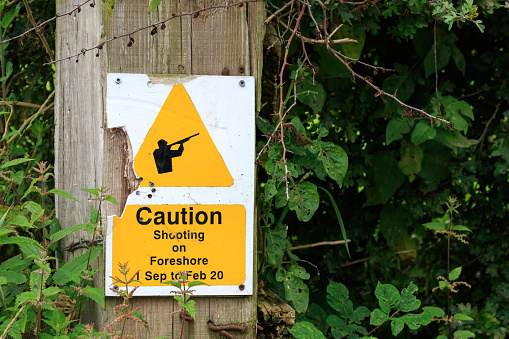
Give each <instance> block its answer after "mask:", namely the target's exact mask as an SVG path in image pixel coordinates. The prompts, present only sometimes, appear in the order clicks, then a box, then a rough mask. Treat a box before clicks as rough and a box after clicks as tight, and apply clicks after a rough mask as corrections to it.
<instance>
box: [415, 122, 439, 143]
mask: <svg viewBox="0 0 509 339" xmlns="http://www.w3.org/2000/svg"><path fill="white" fill-rule="evenodd" d="M436 135H437V130H436V129H434V128H433V127H431V125H430V124H429V123H428V122H424V121H419V122H418V123H417V125H415V128H414V131H413V132H412V136H411V137H410V140H411V141H412V143H413V144H414V145H419V144H422V143H423V142H425V141H428V140H431V139H433V138H435V136H436Z"/></svg>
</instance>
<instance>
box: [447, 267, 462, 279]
mask: <svg viewBox="0 0 509 339" xmlns="http://www.w3.org/2000/svg"><path fill="white" fill-rule="evenodd" d="M460 274H461V267H456V268H455V269H453V270H452V271H450V272H449V280H450V281H454V280H456V279H458V278H459V276H460Z"/></svg>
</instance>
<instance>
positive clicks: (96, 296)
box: [84, 286, 104, 308]
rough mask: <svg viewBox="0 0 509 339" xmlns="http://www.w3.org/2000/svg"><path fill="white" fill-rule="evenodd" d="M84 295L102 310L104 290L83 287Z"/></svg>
mask: <svg viewBox="0 0 509 339" xmlns="http://www.w3.org/2000/svg"><path fill="white" fill-rule="evenodd" d="M84 293H85V295H86V296H87V297H89V298H90V299H92V300H93V301H95V302H96V303H98V304H99V305H101V307H103V308H104V290H103V289H102V288H95V287H91V286H87V287H85V291H84Z"/></svg>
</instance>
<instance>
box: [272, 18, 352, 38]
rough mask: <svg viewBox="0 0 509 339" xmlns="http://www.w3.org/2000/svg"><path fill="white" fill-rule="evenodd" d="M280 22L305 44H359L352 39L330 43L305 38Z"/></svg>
mask: <svg viewBox="0 0 509 339" xmlns="http://www.w3.org/2000/svg"><path fill="white" fill-rule="evenodd" d="M278 22H279V23H280V24H281V25H282V26H283V27H284V28H286V29H288V30H290V31H291V32H292V33H294V34H295V35H296V36H297V37H299V38H301V39H302V40H304V41H305V42H308V43H310V44H327V43H328V42H332V43H334V44H344V43H347V42H355V43H357V40H354V39H350V38H343V39H336V40H330V41H328V40H327V39H322V40H318V39H311V38H308V37H305V36H303V35H301V34H300V33H297V32H296V31H294V30H292V29H291V28H290V27H288V26H287V25H286V24H285V23H284V22H283V21H281V20H278Z"/></svg>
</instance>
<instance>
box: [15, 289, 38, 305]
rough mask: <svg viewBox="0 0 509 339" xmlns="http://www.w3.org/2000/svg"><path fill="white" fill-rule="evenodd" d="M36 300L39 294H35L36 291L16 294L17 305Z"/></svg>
mask: <svg viewBox="0 0 509 339" xmlns="http://www.w3.org/2000/svg"><path fill="white" fill-rule="evenodd" d="M36 300H37V295H36V294H35V292H23V293H21V294H18V295H17V296H16V306H18V307H19V305H21V304H23V303H25V302H27V301H36Z"/></svg>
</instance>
